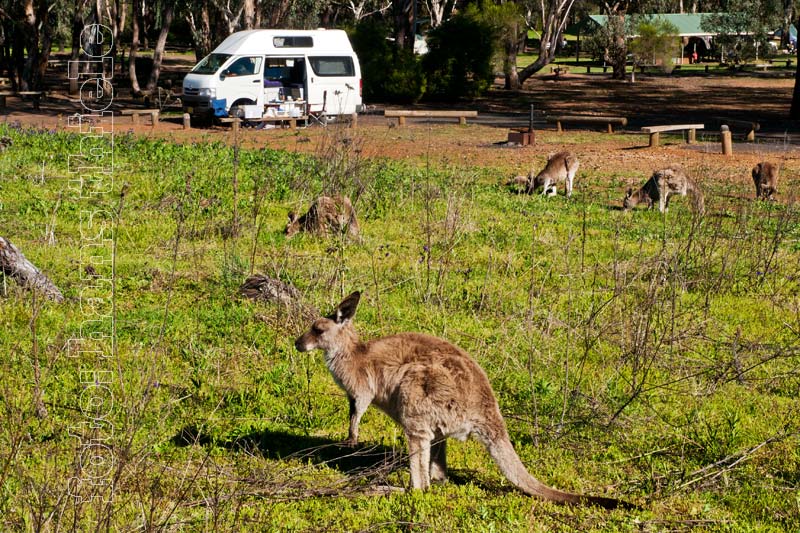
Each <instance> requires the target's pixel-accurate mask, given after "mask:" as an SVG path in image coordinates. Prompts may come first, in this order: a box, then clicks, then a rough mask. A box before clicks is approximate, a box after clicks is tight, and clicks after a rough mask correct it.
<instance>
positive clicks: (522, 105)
mask: <svg viewBox="0 0 800 533" xmlns="http://www.w3.org/2000/svg"><path fill="white" fill-rule="evenodd" d="M184 63H186V61H184ZM181 68H185V65H183V66H182V67H181ZM173 78H174V79H180V76H179V75H177V74H175V73H173ZM179 85H180V84H179V83H178V86H179ZM793 86H794V80H792V79H771V78H757V77H738V76H737V77H718V76H700V75H699V76H694V77H669V76H646V77H639V78H638V79H637V82H636V83H634V84H631V83H629V82H617V81H612V80H610V79H608V78H607V77H602V76H585V75H577V74H569V75H566V76H560V77H558V78H553V77H551V76H539V77H535V78H533V79H532V80H530V81H529V82H528V83H527V84H526V87H525V90H524V91H520V92H514V93H509V92H504V91H500V90H496V91H493V92H492V93H491V95H490V96H489V97H488V98H482V99H480V100H477V101H475V102H471V103H454V104H449V105H441V106H437V107H450V108H470V109H475V108H477V109H479V111H480V114H479V120H477V121H472V122H471V123H470V124H468V125H467V126H459V125H457V124H456V123H455V122H456V121H455V120H449V121H448V120H445V121H430V120H421V119H420V120H417V119H408V124H407V125H406V126H403V127H399V126H397V125H396V121H395V120H393V119H391V120H390V119H387V118H385V117H384V116H383V115H382V114H381V113H380V111H381V108H380V106H375V107H372V108H371V110H372V111H373V112H372V113H370V114H364V115H361V116H359V118H358V127H357V128H355V129H351V128H349V127H348V125H347V124H334V125H329V126H328V127H327V128H323V127H320V126H318V125H317V126H311V127H308V128H300V129H298V130H289V129H264V130H254V129H249V128H243V129H242V130H241V133H240V138H239V141H240V142H241V143H242V145H243V146H246V147H270V148H281V149H286V150H290V151H297V152H303V153H316V154H318V155H321V156H323V157H324V156H326V155H328V154H330V153H331V151H336V150H339V149H341V150H349V151H350V152H351V154H352V155H353V156H356V155H357V156H361V157H387V158H395V159H404V160H407V161H410V162H412V163H415V164H426V163H427V162H434V163H437V164H445V165H451V166H453V167H466V166H481V167H487V168H491V169H493V170H494V171H496V173H497V175H498V180H504V179H507V178H509V177H511V176H514V175H516V174H522V173H527V172H528V171H529V170H530V169H532V168H540V167H541V166H542V165H543V164H544V162H545V160H546V157H547V155H548V154H552V153H554V152H556V151H559V150H563V149H569V150H573V151H575V152H576V153H577V154H578V156H579V158H580V161H581V172H582V173H584V172H587V171H590V172H592V173H593V174H594V175H597V176H607V177H608V178H609V179H610V178H613V177H615V176H616V177H618V178H621V179H623V180H625V181H628V182H630V183H638V182H640V181H641V180H643V179H644V178H645V177H646V176H648V175H649V174H650V173H651V172H652V171H653V170H654V169H655V168H657V167H659V166H663V165H667V164H669V163H673V162H676V161H678V162H682V163H683V164H685V165H686V166H687V167H688V168H689V169H690V171H692V172H694V173H703V174H704V175H705V176H708V177H716V178H719V179H728V180H730V179H733V180H737V181H742V182H748V183H749V180H750V177H749V169H750V168H752V166H753V165H754V164H755V163H756V162H758V161H760V160H761V159H770V160H779V161H780V164H781V165H782V166H783V167H784V168H785V170H784V175H785V174H787V173H788V174H789V175H792V176H797V175H798V174H800V162H798V160H799V159H800V146H798V145H796V144H795V141H796V140H797V141H798V142H800V136H797V133H796V131H797V130H796V129H795V126H794V125H793V124H791V123H789V122H788V121H786V120H785V118H784V117H785V116H786V114H787V113H788V109H789V106H790V102H791V95H792V89H793ZM530 103H533V104H534V106H535V107H536V109H537V110H539V111H544V112H546V113H547V114H550V115H555V114H562V113H563V114H607V115H621V116H626V117H627V118H628V120H629V123H628V126H627V128H626V129H625V130H624V131H623V132H620V133H616V134H607V133H603V132H601V131H600V130H602V129H604V128H605V127H604V126H599V127H598V128H596V129H590V130H587V129H573V127H572V126H571V125H569V124H567V128H569V131H568V132H567V133H565V134H561V135H560V134H557V133H556V132H555V131H554V129H553V126H552V125H550V124H545V123H544V122H543V121H537V122H536V124H535V129H536V144H535V145H533V146H526V147H516V148H514V147H502V146H501V144H502V143H504V142H505V141H506V140H507V135H508V133H509V128H510V127H512V126H519V125H520V124H521V123H522V124H527V117H528V108H529V105H530ZM7 104H8V105H7V107H6V108H5V109H3V110H2V115H0V120H3V121H7V122H14V121H19V122H20V123H21V124H24V125H25V126H30V127H38V128H45V129H65V128H67V117H68V116H70V115H72V114H75V113H80V112H81V110H82V108H81V105H80V102H79V101H76V100H74V99H70V98H68V97H67V96H66V95H65V94H63V93H61V94H59V93H56V94H53V95H51V96H50V97H49V98H48V99H47V101H45V102H42V105H41V109H40V110H39V111H34V110H33V109H32V104H31V102H23V101H20V100H19V99H17V98H9V99H8V102H7ZM136 106H140V107H141V106H142V104H141V103H136V102H134V101H133V100H132V99H130V98H129V97H127V98H126V95H125V92H124V90H123V91H120V93H119V94H118V96H117V98H116V99H115V102H114V106H113V108H114V109H115V110H119V109H122V108H125V107H136ZM428 107H431V106H428ZM486 117H488V118H489V119H490V120H488V121H482V120H481V118H486ZM717 117H726V118H733V119H742V120H749V121H754V120H755V121H758V122H759V123H760V124H761V131H760V132H759V134H758V136H757V142H756V143H747V144H744V143H736V144H735V145H734V156H733V157H725V156H723V155H721V153H720V151H721V150H720V145H719V141H718V139H717V137H716V132H718V131H719V130H718V126H712V124H717V123H719V121H718V119H717ZM715 120H716V122H715ZM141 122H142V124H138V125H134V124H132V119H131V118H130V117H120V116H115V117H114V131H115V132H116V133H117V134H121V133H127V132H131V133H133V134H136V135H144V136H148V137H161V138H168V139H171V140H173V141H175V142H204V141H214V140H223V141H224V142H228V143H233V142H234V139H233V134H232V130H231V128H230V127H229V126H224V127H223V126H210V127H204V128H193V129H190V130H184V129H183V128H182V126H181V124H180V119H179V118H167V119H162V120H161V121H159V122H158V123H157V124H156V125H155V126H154V127H153V126H150V125H149V124H148V122H149V118H142V119H141ZM696 122H703V123H707V124H708V125H707V128H706V130H704V131H703V132H698V144H696V145H691V146H689V145H686V144H684V143H683V142H682V141H681V140H680V137H677V136H672V137H669V136H662V146H660V147H658V148H653V149H650V148H647V136H646V135H642V134H640V133H639V128H640V126H641V125H645V124H650V125H655V124H676V123H678V124H680V123H696ZM581 128H585V126H582V127H581ZM733 131H734V134H735V135H734V138H735V139H736V138H739V139H743V135H744V132H743V131H737V129H736V128H734V129H733ZM765 132H766V134H765Z"/></svg>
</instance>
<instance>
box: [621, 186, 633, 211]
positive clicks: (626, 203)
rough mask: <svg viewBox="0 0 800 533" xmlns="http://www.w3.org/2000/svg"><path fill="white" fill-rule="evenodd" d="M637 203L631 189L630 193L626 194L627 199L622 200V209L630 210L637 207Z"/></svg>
mask: <svg viewBox="0 0 800 533" xmlns="http://www.w3.org/2000/svg"><path fill="white" fill-rule="evenodd" d="M635 205H636V202H635V200H634V199H633V189H631V188H629V189H628V191H627V192H626V193H625V199H624V200H622V207H623V208H624V209H630V208H631V207H633V206H635Z"/></svg>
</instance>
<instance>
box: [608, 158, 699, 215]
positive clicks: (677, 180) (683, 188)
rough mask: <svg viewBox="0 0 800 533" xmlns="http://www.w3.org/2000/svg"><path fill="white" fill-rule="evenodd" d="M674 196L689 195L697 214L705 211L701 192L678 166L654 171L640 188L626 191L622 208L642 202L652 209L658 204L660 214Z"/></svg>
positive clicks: (631, 206) (629, 207)
mask: <svg viewBox="0 0 800 533" xmlns="http://www.w3.org/2000/svg"><path fill="white" fill-rule="evenodd" d="M675 194H679V195H681V196H686V195H687V194H690V195H691V196H692V198H693V199H694V205H695V208H696V209H697V211H698V212H699V213H703V212H704V211H705V200H704V199H703V191H701V190H700V187H699V186H698V185H697V183H695V181H694V180H693V179H691V178H690V177H689V176H687V175H686V171H685V170H684V168H683V167H682V166H680V165H670V166H668V167H667V168H665V169H662V170H656V171H655V172H653V175H652V176H651V177H650V179H649V180H647V182H646V183H645V184H644V185H642V187H641V188H640V189H639V190H638V191H636V192H634V191H633V189H628V192H627V193H626V194H625V199H624V200H623V201H622V207H624V208H625V209H626V210H628V209H631V208H633V207H636V206H637V205H638V204H640V203H642V202H644V203H646V204H647V207H648V209H652V208H653V203H654V202H656V201H657V202H658V210H659V211H661V212H662V213H663V212H664V211H666V210H667V209H668V208H669V198H670V196H673V195H675Z"/></svg>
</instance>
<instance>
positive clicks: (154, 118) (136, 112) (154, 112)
mask: <svg viewBox="0 0 800 533" xmlns="http://www.w3.org/2000/svg"><path fill="white" fill-rule="evenodd" d="M159 113H160V112H159V110H158V109H123V110H122V111H120V114H122V115H123V116H127V115H130V117H131V121H132V123H133V124H138V123H139V117H140V116H141V115H149V116H150V125H151V126H155V125H156V124H157V123H158V115H159Z"/></svg>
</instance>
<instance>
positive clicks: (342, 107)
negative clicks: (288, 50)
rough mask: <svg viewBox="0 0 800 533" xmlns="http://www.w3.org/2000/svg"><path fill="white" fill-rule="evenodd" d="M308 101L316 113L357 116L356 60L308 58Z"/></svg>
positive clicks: (321, 56) (312, 110) (327, 57)
mask: <svg viewBox="0 0 800 533" xmlns="http://www.w3.org/2000/svg"><path fill="white" fill-rule="evenodd" d="M307 76H308V101H309V104H310V107H311V112H312V113H320V114H323V113H324V114H325V115H349V114H352V113H355V112H356V104H357V103H359V102H357V100H358V90H359V88H358V81H357V79H356V71H355V65H354V63H353V58H352V56H325V55H310V56H308V72H307Z"/></svg>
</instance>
